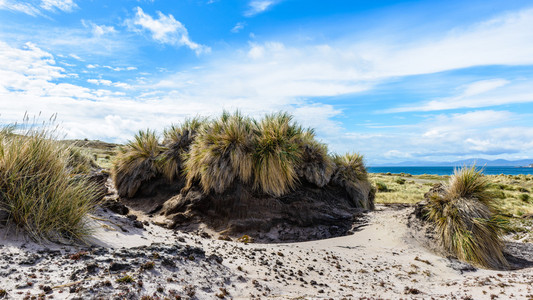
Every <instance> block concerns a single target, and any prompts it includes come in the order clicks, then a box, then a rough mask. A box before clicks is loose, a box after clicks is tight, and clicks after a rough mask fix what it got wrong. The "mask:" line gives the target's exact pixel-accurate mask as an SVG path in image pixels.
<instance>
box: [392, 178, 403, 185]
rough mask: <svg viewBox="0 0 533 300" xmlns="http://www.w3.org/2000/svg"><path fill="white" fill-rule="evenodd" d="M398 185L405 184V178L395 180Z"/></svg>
mask: <svg viewBox="0 0 533 300" xmlns="http://www.w3.org/2000/svg"><path fill="white" fill-rule="evenodd" d="M394 182H396V183H397V184H405V178H401V177H398V178H396V179H395V180H394Z"/></svg>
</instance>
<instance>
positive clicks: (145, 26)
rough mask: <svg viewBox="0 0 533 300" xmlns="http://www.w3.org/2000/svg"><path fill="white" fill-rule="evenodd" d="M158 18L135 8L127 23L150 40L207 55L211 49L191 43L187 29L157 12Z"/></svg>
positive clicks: (171, 17)
mask: <svg viewBox="0 0 533 300" xmlns="http://www.w3.org/2000/svg"><path fill="white" fill-rule="evenodd" d="M157 16H158V18H153V17H152V16H150V15H148V14H146V13H145V12H144V11H143V10H142V8H140V7H137V8H136V14H135V17H134V18H133V19H131V20H128V21H127V24H128V25H129V27H130V28H131V29H132V30H134V31H136V32H143V31H148V32H149V33H150V34H151V36H152V38H153V39H154V40H156V41H158V42H160V43H162V44H169V45H173V46H177V47H182V46H185V47H188V48H189V49H191V50H193V51H195V52H196V54H202V53H208V52H210V51H211V48H209V47H207V46H204V45H200V44H198V43H195V42H193V41H192V40H191V39H190V37H189V32H188V31H187V28H185V26H184V25H183V24H182V23H181V22H180V21H178V20H176V19H174V16H172V15H170V14H169V15H168V16H167V15H164V14H163V13H161V12H157Z"/></svg>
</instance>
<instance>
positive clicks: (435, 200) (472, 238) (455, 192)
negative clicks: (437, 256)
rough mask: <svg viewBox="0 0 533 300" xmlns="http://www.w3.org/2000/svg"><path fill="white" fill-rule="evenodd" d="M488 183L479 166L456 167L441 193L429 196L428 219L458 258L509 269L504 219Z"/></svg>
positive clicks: (446, 245) (447, 247)
mask: <svg viewBox="0 0 533 300" xmlns="http://www.w3.org/2000/svg"><path fill="white" fill-rule="evenodd" d="M488 186H489V184H488V181H487V179H486V178H485V177H484V176H483V174H482V172H481V170H478V169H476V167H475V166H472V167H463V168H462V169H460V170H456V171H455V173H454V175H453V176H451V177H450V180H449V182H448V184H446V185H445V186H444V188H443V189H442V191H441V192H434V193H432V194H431V195H429V199H428V204H427V207H426V209H427V213H428V219H429V220H430V221H432V222H433V223H434V224H435V226H436V230H437V234H438V236H439V238H440V240H441V242H442V244H443V246H444V248H445V249H446V250H447V251H449V252H450V253H453V254H454V255H455V256H457V258H459V259H461V260H463V261H467V262H469V263H472V264H474V265H477V266H481V267H486V268H505V267H507V266H508V264H507V261H506V259H505V257H504V256H503V242H502V241H501V238H500V235H501V233H502V228H503V227H502V222H501V220H499V219H498V218H497V217H496V216H495V214H494V212H493V210H492V205H493V204H492V202H493V196H492V194H491V193H490V192H489V191H488Z"/></svg>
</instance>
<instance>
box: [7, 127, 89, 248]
mask: <svg viewBox="0 0 533 300" xmlns="http://www.w3.org/2000/svg"><path fill="white" fill-rule="evenodd" d="M14 129H15V127H7V128H4V129H3V130H1V131H0V213H1V214H3V217H2V218H5V220H3V221H4V222H7V224H14V225H16V227H17V228H19V229H22V230H24V231H25V232H27V233H28V234H29V235H30V236H32V237H33V238H35V239H47V240H56V241H73V240H82V239H83V238H84V237H86V236H87V235H88V234H89V233H90V228H89V226H88V225H87V214H88V213H89V212H91V211H92V210H93V208H94V207H95V206H96V205H97V194H98V193H97V189H96V187H95V186H94V185H93V184H91V183H90V182H89V181H88V180H87V179H86V178H85V177H83V176H74V175H76V174H78V173H85V172H86V171H87V169H88V168H90V167H91V166H92V165H93V164H94V162H92V161H91V159H90V158H89V157H86V156H84V155H83V154H82V153H81V152H79V151H78V150H76V149H74V148H71V147H67V146H65V145H64V144H63V143H59V142H57V141H56V140H55V136H54V131H53V130H52V131H47V130H46V129H45V130H37V129H33V127H29V129H26V131H25V132H23V133H20V132H19V133H18V134H14Z"/></svg>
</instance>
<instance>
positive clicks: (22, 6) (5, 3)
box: [0, 0, 41, 16]
mask: <svg viewBox="0 0 533 300" xmlns="http://www.w3.org/2000/svg"><path fill="white" fill-rule="evenodd" d="M0 9H5V10H10V11H18V12H22V13H25V14H28V15H30V16H37V15H40V14H41V11H40V10H39V8H37V7H35V6H34V5H32V4H31V3H25V2H22V3H21V2H19V1H14V0H0Z"/></svg>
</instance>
